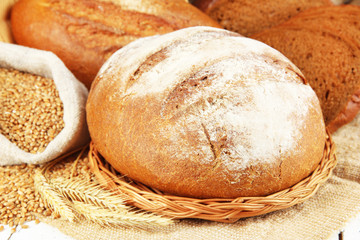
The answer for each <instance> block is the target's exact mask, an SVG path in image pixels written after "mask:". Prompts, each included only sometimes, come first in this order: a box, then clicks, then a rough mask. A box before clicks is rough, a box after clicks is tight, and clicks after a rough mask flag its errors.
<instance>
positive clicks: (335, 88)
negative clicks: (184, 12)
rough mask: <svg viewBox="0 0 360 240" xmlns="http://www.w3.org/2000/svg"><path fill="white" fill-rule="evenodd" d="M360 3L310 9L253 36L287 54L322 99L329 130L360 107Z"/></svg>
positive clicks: (352, 117) (350, 116) (352, 115)
mask: <svg viewBox="0 0 360 240" xmlns="http://www.w3.org/2000/svg"><path fill="white" fill-rule="evenodd" d="M359 16H360V6H355V5H342V6H328V7H319V8H312V9H308V10H306V11H304V12H302V13H300V14H298V15H297V16H296V17H293V18H292V19H290V20H288V21H286V22H285V23H283V24H281V25H279V26H277V27H273V28H271V29H268V30H265V31H263V32H260V33H258V34H255V35H253V36H252V38H255V39H257V40H260V41H262V42H264V43H266V44H268V45H270V46H272V47H274V48H275V49H277V50H279V51H280V52H282V53H283V54H284V55H285V56H287V57H288V58H289V59H290V60H291V61H292V62H293V63H294V64H295V65H296V66H297V67H299V68H300V70H301V71H302V72H303V73H304V75H305V77H306V79H307V80H308V81H309V84H310V85H311V86H312V87H313V89H314V91H315V92H316V94H317V96H318V97H319V99H320V103H321V107H322V109H323V114H324V118H325V123H326V125H327V127H328V128H329V130H330V131H331V132H334V131H336V130H337V129H338V128H339V127H341V126H343V125H344V124H346V123H349V122H350V121H352V120H353V119H354V118H355V116H356V114H357V113H358V112H359V110H360V18H359Z"/></svg>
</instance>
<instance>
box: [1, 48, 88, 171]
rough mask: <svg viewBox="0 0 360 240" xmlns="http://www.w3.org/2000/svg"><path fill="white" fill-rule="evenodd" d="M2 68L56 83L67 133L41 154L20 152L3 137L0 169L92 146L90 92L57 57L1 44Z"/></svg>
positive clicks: (32, 162)
mask: <svg viewBox="0 0 360 240" xmlns="http://www.w3.org/2000/svg"><path fill="white" fill-rule="evenodd" d="M0 67H5V68H14V69H17V70H19V71H24V72H28V73H32V74H36V75H39V76H43V77H47V78H51V79H53V80H54V83H55V85H56V88H57V90H58V92H59V96H60V99H61V101H62V102H63V108H64V117H63V119H64V123H65V127H64V129H63V130H62V131H61V132H60V133H59V134H58V135H57V136H56V137H55V138H54V139H53V140H52V141H51V142H50V143H49V144H48V146H47V147H46V149H45V150H44V151H43V152H41V153H36V154H31V153H28V152H26V151H24V150H21V149H20V148H19V147H17V146H16V145H15V144H14V143H12V142H10V141H9V140H8V139H7V138H6V137H5V136H4V135H1V134H0V166H2V165H12V164H20V163H29V164H39V163H44V162H47V161H50V160H52V159H54V158H56V157H58V156H60V155H61V154H64V153H66V152H68V151H70V150H71V149H75V148H78V147H80V146H83V145H85V144H86V143H88V142H89V140H90V137H89V133H88V130H87V125H86V119H85V104H86V99H87V95H88V90H87V89H86V88H85V86H84V85H83V84H82V83H80V82H79V81H78V80H77V79H76V78H75V77H74V75H73V74H72V73H71V72H70V71H69V70H68V69H67V68H66V67H65V65H64V64H63V62H62V61H61V60H60V59H59V58H58V57H57V56H55V54H53V53H51V52H46V51H40V50H36V49H31V48H27V47H22V46H19V45H15V44H9V43H2V42H0Z"/></svg>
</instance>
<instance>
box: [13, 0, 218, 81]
mask: <svg viewBox="0 0 360 240" xmlns="http://www.w3.org/2000/svg"><path fill="white" fill-rule="evenodd" d="M198 25H205V26H213V27H220V26H219V25H218V24H217V23H216V22H215V21H213V20H212V19H211V18H210V17H208V16H206V15H205V14H204V13H202V12H201V11H200V10H198V9H197V8H196V7H194V6H192V5H191V4H189V3H187V2H185V1H184V0H20V1H18V2H17V3H16V4H15V5H14V7H13V9H12V12H11V27H12V31H13V35H14V38H15V41H16V43H18V44H21V45H25V46H29V47H33V48H38V49H42V50H49V51H52V52H54V53H55V54H56V55H58V57H60V59H61V60H63V62H64V63H65V65H66V66H67V67H68V68H69V69H70V70H71V71H72V72H73V73H74V75H75V76H76V77H77V78H78V79H79V80H81V81H82V82H84V83H85V85H86V86H87V87H88V88H89V87H90V85H91V82H92V81H93V79H94V77H95V76H96V74H97V72H98V70H99V69H100V67H101V65H102V64H103V63H104V62H105V60H106V59H107V58H108V57H109V56H110V55H111V54H112V53H114V52H115V51H116V50H118V49H119V48H121V47H123V46H124V45H126V44H128V43H129V42H131V41H133V40H135V39H138V38H140V37H145V36H151V35H156V34H163V33H167V32H172V31H174V30H177V29H181V28H185V27H190V26H198Z"/></svg>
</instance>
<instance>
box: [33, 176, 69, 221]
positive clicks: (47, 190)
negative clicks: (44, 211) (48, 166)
mask: <svg viewBox="0 0 360 240" xmlns="http://www.w3.org/2000/svg"><path fill="white" fill-rule="evenodd" d="M34 186H35V190H36V191H37V192H39V193H40V195H41V198H42V199H43V200H44V203H45V204H46V205H47V206H48V207H49V208H51V209H52V210H53V212H54V213H55V214H58V215H59V216H61V217H63V218H65V219H67V220H69V221H70V222H73V221H74V220H75V217H76V216H75V214H74V213H73V211H72V210H71V207H70V205H69V203H68V201H67V199H64V198H63V197H61V196H60V194H59V193H57V192H56V191H55V190H54V188H53V187H52V186H51V184H50V183H49V182H48V180H47V179H46V177H45V176H44V175H43V174H42V172H41V171H40V170H38V171H36V173H35V175H34Z"/></svg>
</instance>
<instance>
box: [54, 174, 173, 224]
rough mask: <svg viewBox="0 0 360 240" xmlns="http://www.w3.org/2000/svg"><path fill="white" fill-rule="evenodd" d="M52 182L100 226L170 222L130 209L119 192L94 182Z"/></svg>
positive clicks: (65, 180) (75, 206)
mask: <svg viewBox="0 0 360 240" xmlns="http://www.w3.org/2000/svg"><path fill="white" fill-rule="evenodd" d="M51 185H52V186H53V187H54V189H56V191H58V192H59V193H60V194H61V195H63V196H64V197H66V198H68V199H70V200H71V202H72V203H73V208H74V209H75V211H77V212H78V213H79V214H80V215H82V216H84V217H85V218H86V219H88V220H91V221H93V222H96V223H98V224H100V225H113V226H114V225H123V226H124V225H126V226H150V225H158V226H164V225H169V224H171V223H173V221H172V220H171V219H169V218H165V217H161V216H159V215H155V214H152V213H141V212H135V211H133V210H132V208H131V207H129V206H127V205H125V203H124V198H122V197H121V195H118V194H116V195H115V194H114V193H112V192H110V191H108V190H105V189H103V188H101V187H100V185H98V184H96V183H89V182H87V181H84V180H76V181H74V180H69V179H64V178H57V179H54V180H51Z"/></svg>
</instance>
